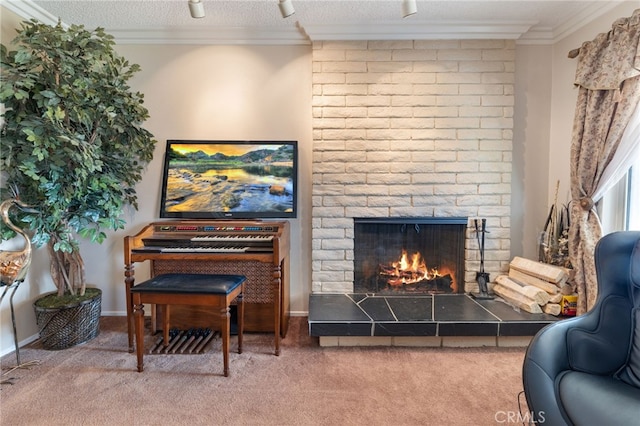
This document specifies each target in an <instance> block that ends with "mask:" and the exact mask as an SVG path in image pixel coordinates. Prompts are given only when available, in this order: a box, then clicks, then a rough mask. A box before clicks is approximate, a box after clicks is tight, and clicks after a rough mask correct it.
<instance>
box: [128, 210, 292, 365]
mask: <svg viewBox="0 0 640 426" xmlns="http://www.w3.org/2000/svg"><path fill="white" fill-rule="evenodd" d="M289 246H290V245H289V223H288V222H263V221H245V220H238V221H223V220H220V221H215V220H213V221H202V220H191V221H188V220H179V221H166V222H154V223H151V224H149V225H147V226H145V227H144V229H142V231H140V232H139V233H138V234H136V235H134V236H127V237H125V238H124V264H125V271H124V275H125V287H126V291H127V317H128V332H129V350H130V351H133V328H132V327H133V323H132V321H133V315H132V314H133V306H132V300H131V298H130V296H129V290H130V288H131V286H133V285H135V268H134V264H135V263H137V262H143V261H147V260H148V261H149V262H150V268H151V276H156V275H159V274H165V273H202V274H236V275H244V276H246V277H247V281H246V284H245V292H244V306H245V321H244V329H245V331H256V332H273V333H274V334H275V341H276V354H277V353H279V340H280V337H284V336H285V335H286V333H287V328H288V326H289ZM154 317H156V316H155V315H154ZM218 318H219V313H218V312H211V311H207V309H206V308H204V307H196V306H172V307H171V327H175V328H180V329H184V328H191V327H211V326H212V325H213V326H214V327H215V326H217V324H218V322H219V319H218ZM160 324H161V322H160V321H159V319H156V321H155V322H154V323H153V328H154V329H156V328H161V325H160Z"/></svg>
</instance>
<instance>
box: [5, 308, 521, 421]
mask: <svg viewBox="0 0 640 426" xmlns="http://www.w3.org/2000/svg"><path fill="white" fill-rule="evenodd" d="M101 330H102V331H101V334H100V336H98V337H97V338H96V339H94V340H93V341H91V342H88V343H86V344H84V345H81V346H78V347H74V348H70V349H66V350H63V351H45V350H42V349H40V348H39V347H38V343H37V342H35V343H34V344H32V345H31V346H29V347H26V348H23V349H22V350H21V352H20V354H21V361H22V362H23V363H26V362H29V361H35V360H38V361H40V363H39V364H38V365H36V366H33V367H31V368H29V369H19V370H14V371H11V372H9V373H8V374H7V371H8V370H7V369H8V368H10V367H12V366H15V356H14V355H13V354H10V355H7V356H5V357H3V358H2V367H3V373H4V374H3V376H2V378H3V380H7V379H9V378H12V380H11V381H12V383H13V384H4V385H2V387H1V391H0V398H1V399H0V410H1V411H0V424H2V425H7V426H8V425H125V424H127V425H186V424H189V425H367V426H371V425H495V424H504V423H506V419H507V418H508V417H507V416H509V415H510V416H512V418H513V417H514V416H516V415H517V414H516V413H518V410H519V407H518V405H519V404H518V400H519V399H520V401H521V402H522V403H523V404H524V397H520V398H518V393H519V392H520V391H521V390H522V382H521V365H522V359H523V356H524V349H500V348H478V349H457V348H453V349H452V348H391V347H375V348H372V347H352V348H344V347H343V348H321V347H319V346H318V343H317V339H315V338H312V337H309V336H308V332H307V330H308V329H307V323H306V318H293V319H292V323H291V327H290V329H289V333H288V334H287V337H286V338H285V339H284V341H283V342H282V353H281V355H280V356H279V357H276V356H274V355H273V354H272V353H273V352H272V337H271V335H268V334H247V335H245V345H244V353H242V354H237V353H235V352H232V353H231V354H230V368H231V372H230V376H229V377H228V378H225V377H224V376H222V354H221V353H220V340H219V339H218V340H217V341H216V342H214V343H213V344H212V345H211V346H209V348H208V351H207V352H206V353H205V354H196V355H147V356H145V371H144V372H143V373H138V372H137V371H136V359H135V355H134V354H130V353H128V352H127V336H126V324H125V320H124V318H122V317H104V318H102V320H101ZM148 338H149V339H148V343H149V346H151V344H152V341H153V338H152V337H151V336H148ZM234 350H236V340H235V337H232V351H234ZM522 410H523V411H526V407H524V408H522Z"/></svg>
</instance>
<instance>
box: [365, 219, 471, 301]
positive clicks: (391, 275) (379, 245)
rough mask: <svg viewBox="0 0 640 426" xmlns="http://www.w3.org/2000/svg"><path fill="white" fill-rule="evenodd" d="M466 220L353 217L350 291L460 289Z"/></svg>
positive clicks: (425, 291)
mask: <svg viewBox="0 0 640 426" xmlns="http://www.w3.org/2000/svg"><path fill="white" fill-rule="evenodd" d="M466 227H467V218H463V217H447V218H439V217H427V218H375V219H373V218H355V219H354V292H355V293H375V294H434V293H464V271H465V268H464V266H465V265H464V263H465V261H464V260H465V259H464V258H465V249H464V246H465V234H466Z"/></svg>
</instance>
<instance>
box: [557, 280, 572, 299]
mask: <svg viewBox="0 0 640 426" xmlns="http://www.w3.org/2000/svg"><path fill="white" fill-rule="evenodd" d="M560 293H561V294H564V295H565V296H568V295H570V294H573V293H574V288H573V286H572V285H571V284H566V283H565V284H562V285H561V286H560Z"/></svg>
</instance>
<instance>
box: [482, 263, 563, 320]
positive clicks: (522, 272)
mask: <svg viewBox="0 0 640 426" xmlns="http://www.w3.org/2000/svg"><path fill="white" fill-rule="evenodd" d="M569 272H570V271H569V270H568V269H566V268H562V267H560V266H554V265H550V264H547V263H541V262H537V261H534V260H530V259H525V258H522V257H518V256H516V257H514V258H513V260H512V261H511V263H510V264H509V274H508V275H500V276H498V277H497V278H496V280H495V283H494V285H493V292H494V293H495V294H496V295H498V296H500V297H501V298H503V299H504V300H505V301H506V302H507V303H509V304H511V305H513V306H514V307H517V308H519V309H522V310H523V311H526V312H530V313H542V312H544V313H547V314H551V315H555V316H558V315H560V313H561V311H562V309H561V305H560V303H561V302H562V298H563V296H565V295H572V294H574V289H573V287H572V286H571V284H569V282H568V281H569Z"/></svg>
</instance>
